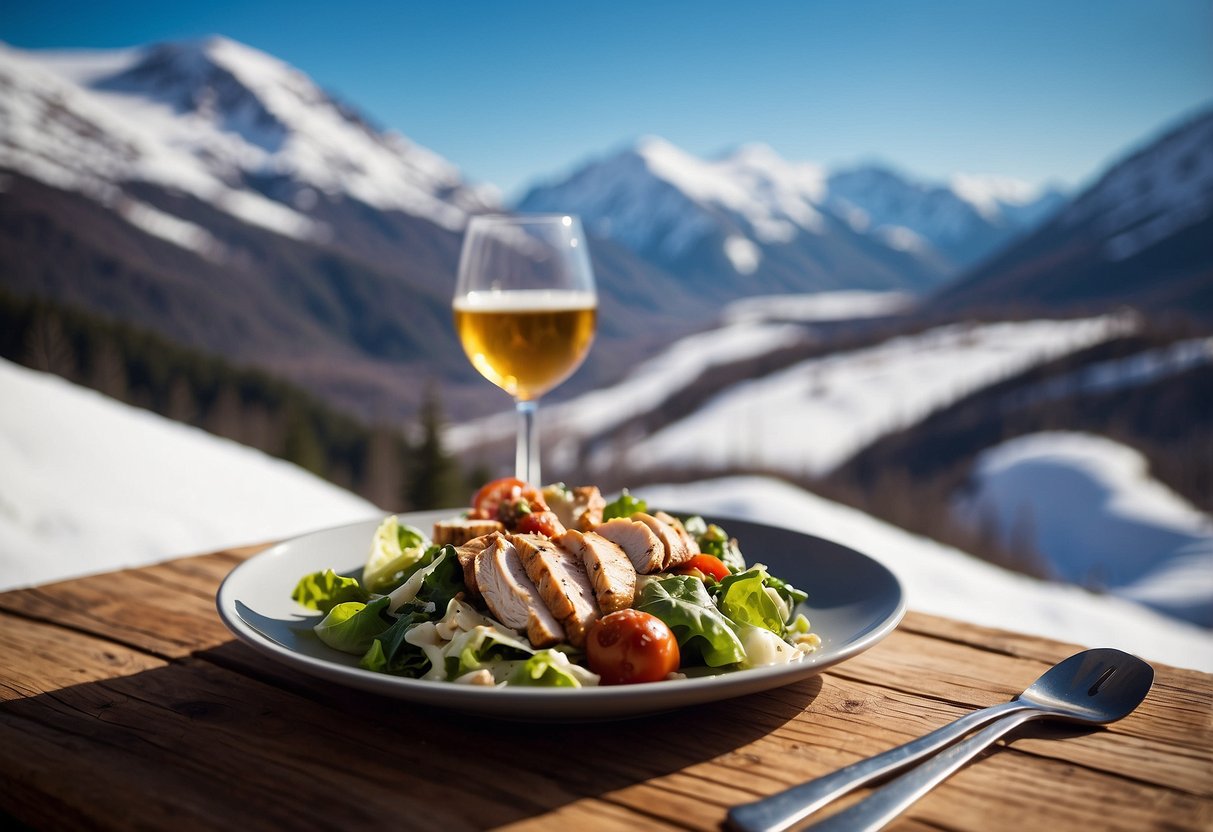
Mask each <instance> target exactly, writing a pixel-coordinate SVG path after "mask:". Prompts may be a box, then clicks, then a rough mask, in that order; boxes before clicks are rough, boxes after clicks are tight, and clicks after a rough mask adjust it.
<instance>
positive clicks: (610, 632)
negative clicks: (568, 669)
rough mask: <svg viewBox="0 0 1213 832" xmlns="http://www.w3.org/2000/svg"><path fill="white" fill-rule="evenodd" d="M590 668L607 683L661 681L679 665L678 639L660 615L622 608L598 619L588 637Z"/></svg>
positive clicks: (586, 645)
mask: <svg viewBox="0 0 1213 832" xmlns="http://www.w3.org/2000/svg"><path fill="white" fill-rule="evenodd" d="M585 652H586V658H587V659H588V660H589V664H590V670H592V671H594V672H595V673H597V674H598V675H599V676H601V677H602V684H604V685H628V684H632V683H634V682H659V681H661V680H662V679H664V678H665V677H666V676H669V675H670V674H671V673H673V672H674V671H675V670H677V669H678V665H679V663H680V662H681V657H680V656H679V653H678V640H677V639H675V638H674V633H673V632H672V631H671V630H670V628H669V627H667V626H666V624H665V622H664V621H662V620H661V619H660V618H658V617H656V616H654V615H649V614H648V613H647V612H641V611H640V610H619V611H618V612H613V613H611V614H610V615H604V616H603V617H602V618H600V619H598V620H597V621H595V622H594V625H593V626H592V627H590V632H589V634H588V635H587V636H586V640H585Z"/></svg>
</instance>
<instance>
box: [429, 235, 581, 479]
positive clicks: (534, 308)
mask: <svg viewBox="0 0 1213 832" xmlns="http://www.w3.org/2000/svg"><path fill="white" fill-rule="evenodd" d="M452 308H453V309H454V313H455V330H456V331H457V332H458V333H459V340H460V342H461V343H462V344H463V351H464V352H465V353H467V356H468V359H469V360H470V361H471V362H472V366H473V367H475V368H476V369H477V370H478V371H479V372H480V374H481V375H482V376H484V377H485V378H487V379H488V380H489V381H491V382H493V384H496V385H497V386H498V387H500V388H501V389H502V390H504V391H505V392H507V393H509V394H510V395H511V396H513V397H514V405H515V409H516V410H517V411H518V441H517V445H516V450H515V455H514V467H515V476H517V477H518V479H520V480H522V481H523V482H527V483H531V484H532V485H535V486H539V485H541V484H542V483H541V481H540V474H539V434H538V427H537V425H536V422H535V415H536V410H537V408H538V406H539V397H540V396H542V395H543V394H544V393H546V392H548V391H549V390H551V389H552V388H553V387H555V386H556V385H558V384H560V383H561V382H562V381H564V380H565V379H566V378H568V377H569V376H570V375H572V374H573V371H574V370H576V369H577V367H579V366H580V365H581V362H582V361H583V360H584V359H585V356H586V353H588V352H589V350H590V343H591V342H592V341H593V340H594V330H595V327H596V326H597V319H598V296H597V294H596V292H595V290H594V272H593V270H592V269H591V267H590V256H589V251H588V250H587V249H586V241H585V234H584V233H582V230H581V221H580V220H579V219H578V218H577V217H574V216H569V215H567V214H535V215H508V216H507V215H485V216H477V217H473V218H472V219H471V222H470V223H469V224H468V229H467V234H466V235H465V236H464V238H463V250H462V252H461V253H460V256H459V278H458V280H457V281H456V284H455V297H454V300H453V302H452Z"/></svg>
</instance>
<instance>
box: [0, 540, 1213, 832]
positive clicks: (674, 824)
mask: <svg viewBox="0 0 1213 832" xmlns="http://www.w3.org/2000/svg"><path fill="white" fill-rule="evenodd" d="M255 551H257V549H256V548H246V549H241V550H232V551H225V552H219V553H216V554H211V555H205V556H200V557H192V558H186V559H182V560H177V561H173V562H170V563H165V564H161V565H157V566H152V567H148V568H143V569H134V570H128V571H123V572H116V573H110V574H106V575H98V576H94V577H88V578H82V579H79V580H73V581H66V582H63V583H58V584H52V585H48V586H42V587H36V588H33V589H25V590H18V591H13V592H8V593H5V594H2V595H0V697H3V700H4V702H3V704H2V705H0V821H3V820H8V821H10V823H9V824H6V825H5V828H12V824H11V821H14V820H15V821H17V822H18V823H23V824H27V825H29V826H31V827H34V828H47V829H80V828H110V829H114V828H121V829H129V828H143V829H148V828H151V829H168V828H171V829H174V830H184V829H194V828H217V827H225V828H228V829H240V830H254V829H288V828H289V829H307V828H320V829H339V828H351V829H352V828H358V829H371V828H376V829H384V828H386V829H434V830H447V829H461V828H488V827H502V826H516V827H527V828H548V829H560V830H566V829H577V830H580V829H620V830H627V832H635V830H637V829H665V828H678V829H683V828H688V829H712V828H718V827H719V826H720V825H721V823H722V821H723V820H724V816H725V811H726V809H727V808H728V807H729V806H731V805H733V804H736V803H741V802H746V801H750V800H753V799H755V798H756V797H758V796H762V795H767V794H770V793H772V792H775V791H778V790H780V789H782V788H784V787H786V786H789V785H792V784H794V783H797V782H800V781H802V780H806V779H809V778H812V777H815V776H818V775H821V774H824V773H826V772H828V771H831V770H833V769H835V768H837V767H839V766H842V765H845V764H846V763H850V762H852V761H854V760H856V759H858V758H860V757H865V756H868V755H870V754H873V753H875V752H878V751H881V750H883V749H885V748H888V747H890V746H892V745H895V744H898V743H901V742H904V741H906V740H908V739H911V738H913V737H915V736H918V735H921V734H923V733H925V732H927V731H929V730H930V729H932V728H935V727H937V726H939V725H942V724H943V723H945V722H948V721H950V720H952V719H954V718H956V717H958V716H960V715H962V714H964V713H966V712H968V711H970V710H972V709H974V708H977V707H981V706H985V705H991V704H994V703H996V702H1000V701H1005V700H1006V699H1009V698H1010V697H1011V696H1013V695H1015V694H1016V693H1018V692H1019V691H1020V690H1022V689H1023V688H1024V687H1025V686H1027V685H1028V684H1030V683H1031V682H1032V681H1033V680H1034V679H1035V678H1036V677H1037V676H1038V675H1039V674H1040V673H1041V672H1042V671H1043V670H1044V669H1045V668H1046V667H1047V666H1048V665H1049V664H1051V663H1053V662H1055V661H1057V660H1058V659H1061V658H1064V657H1065V656H1067V655H1069V654H1070V653H1072V652H1074V651H1075V649H1076V648H1075V647H1074V646H1073V645H1065V644H1059V643H1056V642H1052V641H1046V640H1043V639H1039V638H1031V637H1027V636H1021V635H1016V634H1014V633H1009V632H1001V631H995V630H989V629H983V628H980V627H975V626H971V625H967V624H960V623H956V622H953V621H948V620H944V619H941V618H935V617H931V616H927V615H922V614H916V613H910V614H909V615H908V616H907V617H906V619H905V621H904V623H903V624H902V625H901V626H900V627H899V629H898V630H897V631H896V632H895V633H893V634H892V635H891V636H890V637H889V638H887V639H886V640H885V641H883V642H882V643H880V644H879V645H878V646H876V647H875V648H873V649H871V650H870V651H868V652H866V653H864V654H862V655H860V656H858V657H857V658H854V659H852V660H850V661H847V662H845V663H843V664H841V665H839V666H837V667H836V668H834V669H831V670H830V671H828V672H826V673H824V674H822V675H819V676H817V677H814V678H812V679H811V680H808V681H804V682H800V683H797V684H795V685H791V686H788V687H785V688H782V689H779V690H776V691H773V692H769V693H763V694H757V695H753V696H748V697H745V698H741V699H735V700H731V701H726V702H720V703H716V704H713V705H709V706H701V707H696V708H694V709H688V710H684V711H680V712H675V713H671V714H664V715H660V716H653V717H646V718H641V719H634V720H630V721H624V722H614V723H598V724H579V725H559V724H558V725H533V724H532V725H527V724H518V723H508V722H497V721H492V720H487V719H483V718H478V717H472V716H466V715H461V714H456V713H447V712H444V711H441V710H436V709H428V708H421V707H417V706H413V705H405V704H402V703H401V702H399V701H396V700H392V699H386V698H382V697H378V696H375V695H372V694H364V693H360V692H358V691H354V690H350V689H345V688H342V687H338V686H335V685H333V684H330V683H326V682H322V681H318V680H314V679H312V678H310V677H308V676H305V675H302V674H300V673H297V672H295V671H294V670H292V669H288V668H285V667H282V666H278V665H276V664H275V663H273V662H272V661H269V660H267V659H266V658H264V657H263V656H261V655H260V654H258V653H255V652H254V651H253V650H252V649H250V648H248V647H246V646H245V645H243V644H242V643H239V642H237V641H235V640H234V639H233V637H232V636H231V634H230V633H229V632H228V631H227V630H226V629H225V628H224V626H223V625H222V624H221V623H220V621H219V618H218V616H217V614H216V612H215V601H214V598H215V591H216V588H217V587H218V585H219V582H220V580H221V579H222V578H223V577H224V576H225V575H226V574H227V572H228V571H229V570H231V569H232V568H233V567H234V566H235V565H236V564H237V563H239V562H240V561H241V560H242V559H244V558H246V557H248V556H250V555H251V554H253V553H254V552H255ZM1156 669H1157V678H1156V681H1155V684H1154V688H1153V690H1152V691H1151V692H1150V695H1149V697H1148V698H1147V699H1146V701H1145V703H1144V704H1143V705H1142V706H1141V707H1140V708H1139V709H1138V710H1137V711H1136V712H1135V713H1134V714H1132V715H1131V716H1129V717H1128V718H1127V719H1125V720H1123V721H1122V722H1120V723H1117V724H1115V725H1113V726H1111V727H1109V728H1106V729H1098V730H1086V729H1083V730H1078V729H1074V728H1064V727H1057V726H1048V725H1045V724H1041V723H1037V725H1038V726H1039V727H1025V728H1023V729H1021V731H1020V733H1018V734H1016V735H1013V738H1012V740H1011V742H1009V743H1008V744H1005V745H1000V746H999V747H998V748H996V749H995V750H993V751H991V752H990V753H988V754H987V755H986V756H984V757H983V758H981V759H980V760H979V761H977V762H975V763H973V764H971V765H969V766H967V767H966V768H964V769H963V770H961V771H960V772H959V773H958V774H956V775H955V776H953V777H952V778H951V779H950V780H948V781H947V782H945V783H944V784H943V785H942V786H940V787H939V788H937V789H936V790H935V791H934V792H932V793H931V794H929V795H928V796H927V797H926V798H924V799H923V800H922V801H920V802H919V803H918V804H917V805H916V806H915V807H914V808H913V809H912V810H911V811H910V812H909V813H908V814H906V815H904V816H902V818H901V819H900V820H899V821H897V822H896V823H895V824H894V825H893V828H895V829H932V830H941V829H947V830H961V829H974V830H1000V829H1007V830H1022V829H1025V828H1027V829H1031V828H1048V829H1058V830H1062V829H1099V830H1104V829H1125V830H1143V829H1167V830H1175V829H1193V830H1209V829H1213V676H1210V675H1207V674H1202V673H1197V672H1192V671H1187V670H1178V669H1175V668H1172V667H1166V666H1158V667H1157V668H1156Z"/></svg>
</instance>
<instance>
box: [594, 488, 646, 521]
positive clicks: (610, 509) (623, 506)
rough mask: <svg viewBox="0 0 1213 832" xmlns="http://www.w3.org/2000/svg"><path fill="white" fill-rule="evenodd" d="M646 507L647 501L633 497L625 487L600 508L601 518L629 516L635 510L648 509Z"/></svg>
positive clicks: (634, 512)
mask: <svg viewBox="0 0 1213 832" xmlns="http://www.w3.org/2000/svg"><path fill="white" fill-rule="evenodd" d="M648 509H649V505H648V503H646V502H645V501H644V500H640V499H637V498H636V497H633V496H632V495H631V494H629V493H628V490H627V489H626V488H625V489H623V491H622V492H620V494H619V496H618V497H616V498H615V499H614V500H612V501H611V502H609V503H607V504H606V507H605V508H604V509H603V510H602V519H603V522H605V521H607V520H614V519H615V518H616V517H631V516H632V515H633V514H636V513H637V512H642V511H648Z"/></svg>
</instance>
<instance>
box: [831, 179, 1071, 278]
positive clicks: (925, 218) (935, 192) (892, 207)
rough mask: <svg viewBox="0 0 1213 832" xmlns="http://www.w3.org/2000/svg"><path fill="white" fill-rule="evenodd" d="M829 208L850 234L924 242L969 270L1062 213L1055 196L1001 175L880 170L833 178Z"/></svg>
mask: <svg viewBox="0 0 1213 832" xmlns="http://www.w3.org/2000/svg"><path fill="white" fill-rule="evenodd" d="M828 188H829V198H828V202H827V204H828V205H829V206H830V207H831V208H832V209H833V210H834V211H835V212H836V213H838V214H839V215H841V216H844V217H847V218H848V219H849V221H850V222H851V223H852V225H853V226H855V227H860V228H867V229H870V231H871V232H872V233H874V234H878V235H884V236H885V237H886V238H888V239H898V240H903V241H904V240H909V239H911V237H910V236H908V235H910V234H912V235H913V237H914V238H917V239H919V240H925V241H926V242H928V243H929V244H930V245H931V246H932V247H933V248H935V249H936V250H938V251H940V252H942V253H943V254H945V255H947V256H948V257H949V258H951V259H952V261H953V262H955V263H957V264H961V265H963V264H967V263H970V262H972V261H973V260H975V259H977V258H979V257H981V256H983V255H984V254H986V253H988V252H989V251H990V250H991V249H992V248H993V247H995V246H996V245H998V244H1001V243H1002V242H1005V241H1006V240H1007V239H1009V238H1010V237H1011V236H1014V235H1016V234H1019V233H1022V232H1024V231H1027V230H1028V229H1030V228H1032V227H1033V226H1035V225H1037V224H1038V223H1039V222H1041V221H1042V220H1044V219H1045V218H1046V217H1047V216H1048V215H1049V214H1050V213H1052V212H1053V211H1055V210H1056V209H1057V208H1059V207H1060V205H1061V204H1062V202H1064V197H1063V196H1062V195H1061V194H1060V192H1058V191H1056V190H1053V189H1049V190H1043V189H1041V188H1039V187H1036V186H1034V185H1031V184H1030V183H1027V182H1023V181H1020V180H1017V179H1012V178H1010V177H1005V176H992V175H984V174H982V175H974V174H964V173H960V174H956V175H954V176H952V177H951V178H950V179H949V180H948V181H947V182H946V183H932V182H927V181H921V180H917V179H915V178H912V177H910V176H907V175H904V174H901V173H899V172H897V171H894V170H892V169H890V168H888V167H885V166H882V165H869V166H864V167H858V168H853V169H849V170H840V171H837V172H835V173H833V174H831V176H830V177H829V182H828Z"/></svg>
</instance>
